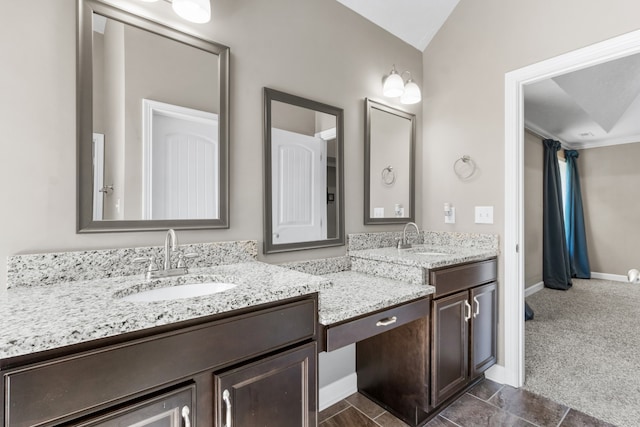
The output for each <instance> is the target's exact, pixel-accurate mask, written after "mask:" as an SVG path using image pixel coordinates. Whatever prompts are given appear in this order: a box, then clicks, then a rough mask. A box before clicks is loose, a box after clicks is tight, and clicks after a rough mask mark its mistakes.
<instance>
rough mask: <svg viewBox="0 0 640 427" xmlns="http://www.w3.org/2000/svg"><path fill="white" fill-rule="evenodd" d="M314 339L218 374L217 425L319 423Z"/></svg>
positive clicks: (297, 425)
mask: <svg viewBox="0 0 640 427" xmlns="http://www.w3.org/2000/svg"><path fill="white" fill-rule="evenodd" d="M316 355H317V349H316V345H315V343H310V344H307V345H305V346H303V347H300V348H297V349H295V350H292V351H288V352H285V353H282V354H278V355H277V356H274V357H270V358H267V359H264V360H261V361H259V362H256V363H252V364H249V365H246V366H242V367H239V368H236V369H232V370H230V371H227V372H223V373H219V374H216V375H215V387H216V392H215V394H216V402H215V410H216V425H218V426H225V427H226V426H258V425H260V426H273V427H310V426H314V427H315V426H316V424H317V420H316V418H317V416H316V370H315V366H316Z"/></svg>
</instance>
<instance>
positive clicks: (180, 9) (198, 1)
mask: <svg viewBox="0 0 640 427" xmlns="http://www.w3.org/2000/svg"><path fill="white" fill-rule="evenodd" d="M172 7H173V10H174V12H175V13H177V14H178V16H180V17H181V18H184V19H186V20H187V21H191V22H195V23H196V24H204V23H205V22H209V21H210V20H211V3H210V2H209V0H173V3H172Z"/></svg>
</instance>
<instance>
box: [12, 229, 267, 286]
mask: <svg viewBox="0 0 640 427" xmlns="http://www.w3.org/2000/svg"><path fill="white" fill-rule="evenodd" d="M179 250H180V251H183V253H185V254H186V253H197V254H198V257H197V258H194V259H190V260H189V261H188V262H187V266H188V267H190V268H196V267H211V266H216V265H225V264H234V263H238V262H246V261H253V260H255V259H256V258H257V256H258V242H257V241H255V240H245V241H233V242H215V243H200V244H187V245H180V247H179ZM152 256H153V257H155V258H156V260H157V261H158V263H159V264H160V265H161V263H162V260H163V259H164V247H163V246H154V247H143V248H126V249H99V250H91V251H77V252H57V253H44V254H33V255H14V256H10V257H8V258H7V287H10V288H11V287H14V286H40V285H53V284H58V283H61V282H72V281H83V280H92V279H102V278H107V277H119V276H131V275H136V274H140V275H142V274H143V273H144V271H145V265H143V264H137V263H134V262H133V260H134V259H135V258H141V257H144V258H149V257H152ZM173 259H174V260H176V259H177V255H174V258H173Z"/></svg>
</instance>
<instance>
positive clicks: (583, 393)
mask: <svg viewBox="0 0 640 427" xmlns="http://www.w3.org/2000/svg"><path fill="white" fill-rule="evenodd" d="M527 302H528V303H529V305H530V306H531V308H532V309H533V310H534V312H535V318H534V320H531V321H527V322H526V323H525V366H526V371H525V386H524V388H525V389H527V390H529V391H531V392H534V393H537V394H540V395H542V396H545V397H548V398H550V399H553V400H555V401H557V402H560V403H563V404H565V405H567V406H570V407H572V408H575V409H577V410H579V411H582V412H585V413H587V414H589V415H591V416H594V417H596V418H600V419H602V420H604V421H607V422H609V423H612V424H615V425H618V426H629V427H637V426H640V285H637V284H636V285H633V284H630V283H623V282H613V281H608V280H596V279H591V280H582V279H574V281H573V287H572V288H571V289H570V290H568V291H557V290H553V289H547V288H545V289H543V290H541V291H539V292H537V293H535V294H533V295H531V296H530V297H529V298H527Z"/></svg>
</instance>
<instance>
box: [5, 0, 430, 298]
mask: <svg viewBox="0 0 640 427" xmlns="http://www.w3.org/2000/svg"><path fill="white" fill-rule="evenodd" d="M118 3H119V4H123V5H125V6H127V7H135V8H137V9H138V10H141V11H142V12H143V13H148V14H149V15H150V16H151V17H152V18H155V19H159V20H162V21H163V22H167V23H170V24H174V25H176V26H178V27H181V28H182V29H184V30H186V31H189V32H192V33H194V34H196V35H200V36H202V37H206V38H208V39H212V40H215V41H218V42H220V43H222V44H225V45H227V46H229V47H230V48H231V129H230V132H231V147H230V156H231V163H230V172H231V176H230V182H231V188H230V203H231V205H230V209H231V221H230V223H231V227H230V229H228V230H216V231H211V230H209V231H206V230H202V231H181V232H179V237H180V241H181V242H183V243H196V242H208V241H222V240H235V239H257V240H260V241H262V235H263V226H262V200H263V194H262V186H261V185H256V183H260V182H261V181H262V176H263V172H262V88H263V87H264V86H268V87H271V88H274V89H278V90H282V91H285V92H289V93H292V94H295V95H299V96H303V97H305V98H309V99H313V100H316V101H320V102H324V103H326V104H330V105H335V106H337V107H341V108H343V109H344V111H345V132H344V136H345V168H346V171H345V196H346V197H345V209H346V231H347V232H361V231H365V230H370V231H384V230H398V229H399V228H398V227H397V226H395V227H394V226H368V227H365V226H364V225H363V224H362V222H363V221H362V218H363V194H362V189H363V187H364V181H363V180H364V177H363V175H364V165H363V153H364V98H365V97H371V98H376V99H380V100H383V98H382V77H383V76H384V75H385V74H387V73H388V72H389V70H390V69H391V65H392V64H394V63H395V64H396V66H397V67H398V68H399V69H402V70H405V69H408V70H410V71H411V74H412V75H413V76H414V77H416V78H417V79H416V80H417V83H418V85H420V86H422V82H421V81H420V76H421V75H422V56H421V53H420V52H419V51H417V50H416V49H414V48H413V47H411V46H409V45H407V44H405V43H403V42H402V41H400V40H399V39H397V38H395V37H393V36H391V35H389V34H388V33H386V32H385V31H384V30H382V29H381V28H379V27H377V26H375V25H373V24H372V23H370V22H369V21H367V20H365V19H364V18H362V17H360V16H359V15H357V14H355V13H354V12H352V11H350V10H349V9H347V8H345V7H344V6H342V5H341V4H339V3H338V2H336V1H335V0H317V1H297V0H273V1H263V0H243V1H236V0H216V1H215V2H214V7H213V19H212V21H211V22H210V23H208V24H205V25H197V24H185V22H184V21H181V20H179V18H177V17H176V16H175V15H174V14H173V13H172V12H171V8H170V5H169V4H168V3H166V2H157V3H152V4H146V3H141V2H138V1H134V0H128V1H126V2H125V1H119V2H118ZM3 7H4V9H3V13H2V17H1V18H0V20H1V25H0V32H1V33H0V35H1V36H2V37H0V51H1V52H2V55H3V66H2V67H0V93H2V102H0V129H2V130H3V133H2V138H3V141H2V144H0V162H2V163H1V166H0V179H1V182H2V183H3V184H2V196H3V209H2V210H0V223H1V224H3V225H4V227H5V229H4V231H3V236H2V239H0V288H4V287H5V282H6V257H7V256H8V255H12V254H19V253H34V252H46V251H52V250H56V251H57V250H78V249H92V248H112V247H129V246H146V245H160V244H161V243H162V242H163V236H164V233H163V232H145V233H139V232H136V233H104V234H90V235H79V234H76V232H75V228H76V190H75V188H76V177H75V174H76V167H75V161H76V149H75V139H76V128H75V126H76V122H75V114H76V103H75V67H76V58H75V54H76V22H75V21H76V2H75V0H56V1H51V0H32V1H29V2H6V4H3ZM161 8H162V9H163V10H162V11H157V12H149V11H156V10H159V9H161ZM165 9H166V10H167V12H165V11H164V10H165ZM34 10H37V11H38V13H33V11H34ZM145 11H146V12H145ZM328 29H330V31H329V30H328ZM391 104H392V105H393V103H391ZM396 106H398V105H396ZM401 108H403V109H405V110H407V111H409V112H412V113H414V114H417V115H418V116H419V117H420V116H421V106H420V105H416V106H411V107H406V108H405V107H404V106H403V107H401ZM418 132H419V133H418V134H419V135H421V134H420V132H421V127H420V121H418ZM418 155H419V156H420V155H421V138H420V136H419V137H418ZM419 170H420V168H419ZM419 176H420V175H419ZM418 182H421V181H420V178H418ZM416 194H417V201H416V202H417V208H418V216H420V206H421V205H422V191H421V186H420V185H418V188H417V191H416ZM344 253H345V248H344V247H336V248H326V249H319V250H307V251H298V252H292V253H285V254H274V255H269V256H268V257H267V256H263V255H260V258H261V259H264V260H267V261H269V262H282V261H288V260H297V259H305V258H321V257H328V256H339V255H343V254H344Z"/></svg>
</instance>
